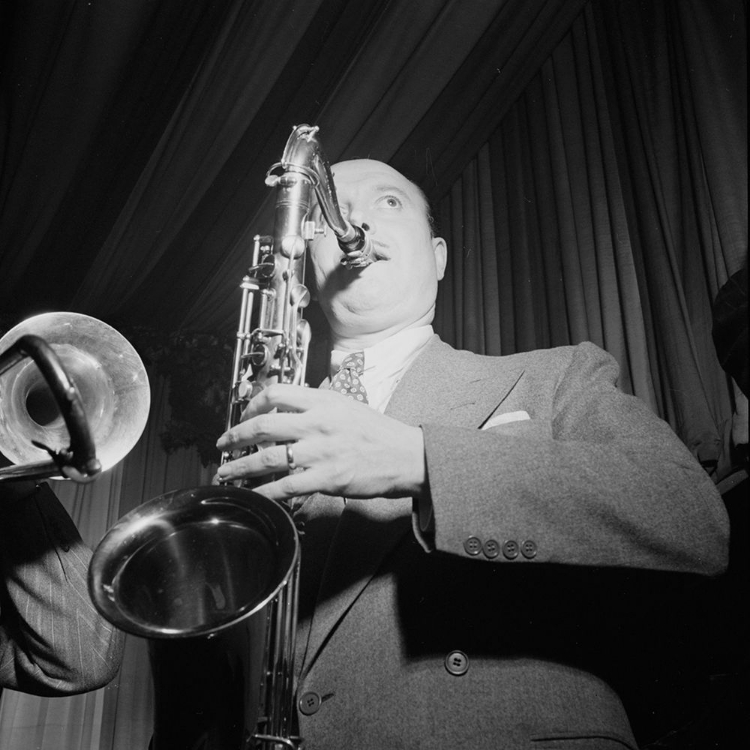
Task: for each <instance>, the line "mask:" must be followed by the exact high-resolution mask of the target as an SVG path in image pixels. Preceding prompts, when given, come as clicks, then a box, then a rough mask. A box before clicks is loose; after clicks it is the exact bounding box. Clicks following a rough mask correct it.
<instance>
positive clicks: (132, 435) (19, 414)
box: [0, 313, 151, 469]
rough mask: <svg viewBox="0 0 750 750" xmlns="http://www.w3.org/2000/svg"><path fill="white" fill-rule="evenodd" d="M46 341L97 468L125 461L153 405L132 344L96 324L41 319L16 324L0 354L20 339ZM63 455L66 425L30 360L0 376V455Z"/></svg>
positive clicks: (51, 316)
mask: <svg viewBox="0 0 750 750" xmlns="http://www.w3.org/2000/svg"><path fill="white" fill-rule="evenodd" d="M28 334H33V335H36V336H39V337H40V338H42V339H44V340H45V341H46V342H47V344H49V345H50V347H51V348H52V350H53V351H54V353H55V354H56V355H57V357H58V358H59V359H60V362H61V364H62V366H63V368H64V369H65V372H66V373H67V375H68V377H69V378H70V379H71V380H72V381H73V382H74V383H75V386H76V388H77V389H78V392H79V394H80V396H81V402H82V403H83V409H84V412H85V415H86V419H87V421H88V425H89V429H90V431H91V437H92V440H93V443H94V445H95V446H96V452H97V457H98V459H99V461H100V462H101V464H102V469H108V468H110V467H111V466H114V464H116V463H117V462H118V461H120V460H121V459H122V458H124V457H125V456H126V455H127V454H128V452H129V451H130V450H131V449H132V447H133V446H134V445H135V443H136V442H137V441H138V438H139V437H140V436H141V433H142V432H143V429H144V427H145V426H146V420H147V418H148V411H149V406H150V401H151V392H150V389H149V383H148V377H147V375H146V370H145V368H144V366H143V363H142V362H141V359H140V357H139V356H138V353H137V352H136V351H135V349H134V348H133V346H132V345H131V344H130V342H129V341H128V340H127V339H126V338H125V337H123V336H122V335H121V334H120V333H118V332H117V331H116V330H115V329H114V328H112V327H110V326H108V325H107V324H106V323H103V322H102V321H100V320H97V319H96V318H91V317H89V316H88V315H81V314H80V313H45V314H43V315H37V316H35V317H33V318H29V319H28V320H26V321H24V322H22V323H20V324H19V325H17V326H16V327H15V328H13V329H11V330H10V331H9V332H8V333H7V334H6V335H5V336H3V338H2V339H0V352H3V351H5V350H6V349H7V348H8V347H10V346H12V345H13V344H14V343H15V342H16V341H17V340H18V339H20V338H21V337H22V336H25V335H28ZM34 442H36V443H40V444H42V445H44V446H46V447H48V448H50V449H52V450H55V451H58V450H65V449H67V448H68V446H69V444H70V440H69V435H68V430H67V428H66V425H65V421H64V419H63V417H62V414H61V413H60V410H59V408H58V406H57V402H56V400H55V399H54V397H53V395H52V393H51V391H50V388H49V386H48V385H47V382H46V380H45V378H44V376H43V375H42V373H41V372H40V371H39V368H38V367H37V366H36V364H35V363H34V361H33V360H31V359H24V360H22V361H20V362H18V363H17V364H15V365H14V366H13V367H11V368H10V369H8V370H7V371H5V372H4V373H3V374H2V375H0V451H2V452H3V453H4V454H5V456H7V458H8V459H10V460H11V461H12V462H13V463H16V464H19V463H24V464H25V463H28V462H31V463H33V462H39V461H44V460H46V459H49V454H48V453H47V451H45V450H44V449H42V448H39V447H37V446H35V445H34Z"/></svg>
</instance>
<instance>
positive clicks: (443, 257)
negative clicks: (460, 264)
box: [432, 237, 448, 281]
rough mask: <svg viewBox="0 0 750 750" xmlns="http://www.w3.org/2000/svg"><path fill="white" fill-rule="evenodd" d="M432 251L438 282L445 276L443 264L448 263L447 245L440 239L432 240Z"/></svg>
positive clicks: (434, 238)
mask: <svg viewBox="0 0 750 750" xmlns="http://www.w3.org/2000/svg"><path fill="white" fill-rule="evenodd" d="M432 251H433V252H434V253H435V267H436V268H437V278H438V281H440V280H441V279H442V278H443V276H444V275H445V264H446V263H447V262H448V245H447V244H446V242H445V240H444V239H443V238H442V237H433V238H432Z"/></svg>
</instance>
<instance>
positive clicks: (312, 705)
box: [298, 690, 320, 716]
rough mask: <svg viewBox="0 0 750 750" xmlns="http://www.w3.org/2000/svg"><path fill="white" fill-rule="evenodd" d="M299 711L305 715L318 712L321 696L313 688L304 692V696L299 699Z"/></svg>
mask: <svg viewBox="0 0 750 750" xmlns="http://www.w3.org/2000/svg"><path fill="white" fill-rule="evenodd" d="M298 705H299V711H300V713H301V714H304V715H305V716H312V715H313V714H316V713H317V712H318V709H319V708H320V696H319V695H318V694H317V693H316V692H313V691H312V690H310V691H308V692H307V693H303V694H302V697H301V698H300V699H299V701H298Z"/></svg>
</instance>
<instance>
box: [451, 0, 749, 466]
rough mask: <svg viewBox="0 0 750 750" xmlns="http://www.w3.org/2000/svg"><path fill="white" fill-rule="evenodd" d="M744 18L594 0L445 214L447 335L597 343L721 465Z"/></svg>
mask: <svg viewBox="0 0 750 750" xmlns="http://www.w3.org/2000/svg"><path fill="white" fill-rule="evenodd" d="M744 22H745V21H744V6H743V5H741V4H739V3H728V2H727V3H721V2H719V3H704V2H674V3H647V4H643V3H634V2H631V3H622V2H597V3H591V4H590V5H589V6H587V8H586V10H585V12H584V13H583V14H582V15H581V16H580V17H579V18H578V19H576V21H575V23H574V24H573V26H572V28H571V30H570V33H569V34H568V35H567V36H566V37H565V39H564V40H563V41H562V42H561V43H560V44H559V45H558V46H557V48H556V49H555V51H554V53H553V54H552V56H551V57H550V58H549V59H548V60H547V61H545V63H544V64H543V65H542V67H541V69H540V70H539V72H538V73H537V75H536V76H535V77H534V78H533V80H532V81H531V82H530V83H529V85H528V86H527V87H526V89H525V90H524V92H523V94H522V95H521V96H520V97H519V99H518V100H517V101H516V102H515V103H514V105H513V107H512V108H511V109H510V111H509V112H508V114H507V115H506V116H505V117H504V119H503V121H502V123H501V125H500V127H499V128H498V129H497V130H496V131H495V132H494V133H493V134H492V136H491V137H490V138H489V140H488V142H487V143H486V144H485V145H484V146H483V147H482V148H481V149H480V151H479V152H478V154H477V156H476V157H475V158H474V159H473V160H472V161H471V163H470V164H469V165H468V166H467V167H466V169H465V170H464V172H463V174H462V176H461V178H460V179H459V180H458V181H457V182H456V183H455V184H454V185H453V187H452V189H451V192H450V194H449V195H448V196H446V197H445V198H443V199H442V200H441V202H440V210H439V215H440V221H441V224H442V225H443V227H445V228H446V229H447V230H448V231H449V233H450V237H449V239H450V245H451V246H452V247H453V252H452V255H451V261H450V263H449V272H448V277H447V279H446V281H445V282H444V284H443V287H442V290H441V297H440V301H439V305H438V307H439V310H440V317H439V320H438V327H439V329H440V330H441V331H442V332H443V334H444V336H445V337H446V338H447V339H449V340H451V341H453V342H455V343H456V344H457V345H459V346H463V347H465V348H468V349H472V350H475V351H485V352H487V353H491V354H509V353H512V352H516V351H524V350H528V349H532V348H538V347H548V346H558V345H562V344H568V343H576V342H579V341H583V340H591V341H594V342H596V343H598V344H599V345H601V346H603V347H604V348H606V349H607V350H608V351H610V352H611V353H612V354H613V355H614V356H615V357H616V358H617V359H618V360H619V362H620V364H621V368H622V382H621V385H622V386H623V387H624V388H625V389H626V390H628V391H631V392H634V393H636V394H637V395H638V396H640V397H641V398H643V399H644V400H646V401H647V402H648V403H650V404H651V405H652V406H653V408H654V409H655V410H656V411H658V412H659V413H660V414H661V415H662V416H663V417H664V418H666V419H667V420H668V421H669V422H670V423H671V424H672V426H673V427H674V429H675V430H676V431H677V433H678V434H679V435H680V437H682V439H683V440H684V441H685V443H686V444H687V445H688V446H689V447H690V448H691V450H692V451H693V452H694V454H695V455H696V456H697V457H698V458H699V459H700V460H701V461H702V462H703V463H704V465H705V466H706V468H707V469H709V470H710V471H713V472H715V473H716V475H717V476H721V475H725V474H726V473H727V472H729V471H731V470H732V468H733V458H732V455H731V453H732V446H731V444H730V440H729V431H730V429H731V419H732V411H733V407H734V398H735V397H734V394H733V393H732V389H731V387H730V386H729V384H728V381H727V376H726V375H725V373H724V372H723V371H722V369H721V367H720V366H719V362H718V358H717V356H716V352H715V350H714V346H713V341H712V338H711V324H712V319H711V304H712V300H713V299H714V298H715V296H716V294H717V292H718V290H719V288H720V286H721V285H722V284H723V283H724V282H725V281H726V280H727V278H728V276H729V275H731V274H732V273H733V272H734V271H736V270H737V269H738V268H739V267H740V266H741V265H742V263H743V262H744V259H745V258H746V253H747V185H746V180H747V147H746V135H745V127H746V116H747V115H746V93H745V85H746V69H745V45H746V40H745V27H744Z"/></svg>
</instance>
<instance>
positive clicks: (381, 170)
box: [331, 159, 415, 195]
mask: <svg viewBox="0 0 750 750" xmlns="http://www.w3.org/2000/svg"><path fill="white" fill-rule="evenodd" d="M331 172H332V173H333V177H334V181H335V183H336V186H337V188H338V187H339V185H340V186H341V187H344V186H346V187H349V188H354V187H357V188H367V189H373V190H379V191H380V190H387V189H389V188H398V189H400V190H401V191H403V192H405V193H407V194H409V195H411V194H413V193H415V187H414V184H413V183H412V182H410V181H409V180H407V179H406V177H404V176H403V175H402V174H401V173H400V172H397V171H396V170H395V169H393V167H390V166H388V164H385V163H383V162H379V161H372V160H370V159H357V160H353V161H344V162H339V163H338V164H334V165H333V167H331Z"/></svg>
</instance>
